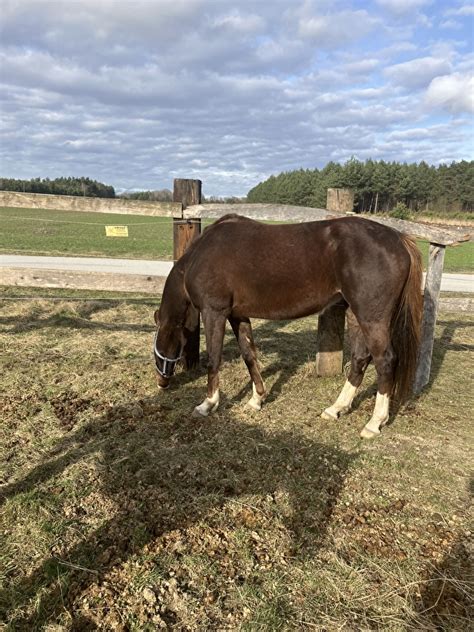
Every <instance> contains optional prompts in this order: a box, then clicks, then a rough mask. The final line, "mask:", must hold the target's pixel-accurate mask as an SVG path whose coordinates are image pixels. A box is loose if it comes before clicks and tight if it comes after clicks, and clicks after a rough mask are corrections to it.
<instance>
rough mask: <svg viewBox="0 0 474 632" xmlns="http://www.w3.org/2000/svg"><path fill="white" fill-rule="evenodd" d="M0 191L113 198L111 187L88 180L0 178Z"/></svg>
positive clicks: (112, 188) (113, 192)
mask: <svg viewBox="0 0 474 632" xmlns="http://www.w3.org/2000/svg"><path fill="white" fill-rule="evenodd" d="M0 190H2V191H21V192H23V193H50V194H53V195H80V196H85V197H101V198H114V197H115V189H114V187H113V186H110V185H108V184H103V183H102V182H97V180H91V179H90V178H55V179H54V180H50V179H49V178H31V180H17V179H15V178H0Z"/></svg>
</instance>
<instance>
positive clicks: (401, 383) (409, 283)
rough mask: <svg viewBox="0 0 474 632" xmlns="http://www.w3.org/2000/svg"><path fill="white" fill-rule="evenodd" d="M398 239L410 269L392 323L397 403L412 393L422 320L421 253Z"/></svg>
mask: <svg viewBox="0 0 474 632" xmlns="http://www.w3.org/2000/svg"><path fill="white" fill-rule="evenodd" d="M401 239H402V242H403V245H404V247H405V249H406V251H407V252H408V254H409V256H410V269H409V271H408V276H407V279H406V282H405V286H404V288H403V291H402V293H401V296H400V301H399V303H398V307H397V310H396V312H395V315H394V318H393V321H392V345H393V348H394V351H395V353H396V356H397V366H396V368H395V376H394V389H393V396H394V398H395V399H396V400H397V401H398V402H403V401H404V400H405V399H407V398H408V397H409V396H410V395H411V393H412V389H413V382H414V379H415V372H416V366H417V362H418V351H419V347H420V338H421V321H422V317H423V295H422V290H421V284H422V279H423V266H422V260H421V253H420V251H419V250H418V247H417V245H416V243H415V241H414V240H413V239H411V238H410V237H407V236H406V235H401Z"/></svg>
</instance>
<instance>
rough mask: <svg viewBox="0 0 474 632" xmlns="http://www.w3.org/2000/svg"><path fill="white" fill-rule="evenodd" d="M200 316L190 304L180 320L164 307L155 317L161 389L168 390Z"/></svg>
mask: <svg viewBox="0 0 474 632" xmlns="http://www.w3.org/2000/svg"><path fill="white" fill-rule="evenodd" d="M198 315H199V313H198V312H197V310H196V309H195V308H194V307H193V306H192V305H189V304H188V305H187V308H186V310H185V313H184V316H183V317H180V318H176V317H174V318H173V317H172V316H171V315H169V314H167V313H166V310H163V309H162V307H160V309H157V310H156V312H155V315H154V317H155V323H156V326H157V330H156V334H155V342H154V345H153V355H154V358H155V368H156V372H157V380H158V386H159V387H160V388H163V389H165V388H168V386H169V383H170V379H171V378H172V377H173V375H174V372H175V370H176V365H177V364H178V362H179V360H181V357H182V356H183V351H184V350H185V347H186V342H187V339H188V337H189V335H190V334H191V332H192V331H194V330H195V328H196V325H197V323H198Z"/></svg>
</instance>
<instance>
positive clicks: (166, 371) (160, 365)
mask: <svg viewBox="0 0 474 632" xmlns="http://www.w3.org/2000/svg"><path fill="white" fill-rule="evenodd" d="M157 338H158V332H157V333H156V334H155V342H154V344H153V354H154V356H155V368H156V372H157V373H158V375H160V376H161V377H163V378H165V379H167V380H169V379H170V378H171V377H173V375H174V372H175V371H176V365H177V364H178V362H179V361H180V360H181V355H178V357H177V358H167V357H166V356H164V355H163V354H162V353H160V352H159V351H158V347H157V344H156V343H157Z"/></svg>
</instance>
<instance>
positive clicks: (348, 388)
mask: <svg viewBox="0 0 474 632" xmlns="http://www.w3.org/2000/svg"><path fill="white" fill-rule="evenodd" d="M356 391H357V386H353V385H352V384H351V383H350V382H349V380H346V383H345V384H344V386H343V388H342V391H341V392H340V393H339V397H338V398H337V399H336V401H335V402H334V404H333V405H332V406H330V407H329V408H326V410H325V411H324V412H323V413H321V417H322V418H323V419H327V420H328V421H334V420H335V419H337V418H338V417H339V415H340V414H344V413H348V412H349V411H350V409H351V406H352V401H353V399H354V397H355V394H356Z"/></svg>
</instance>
